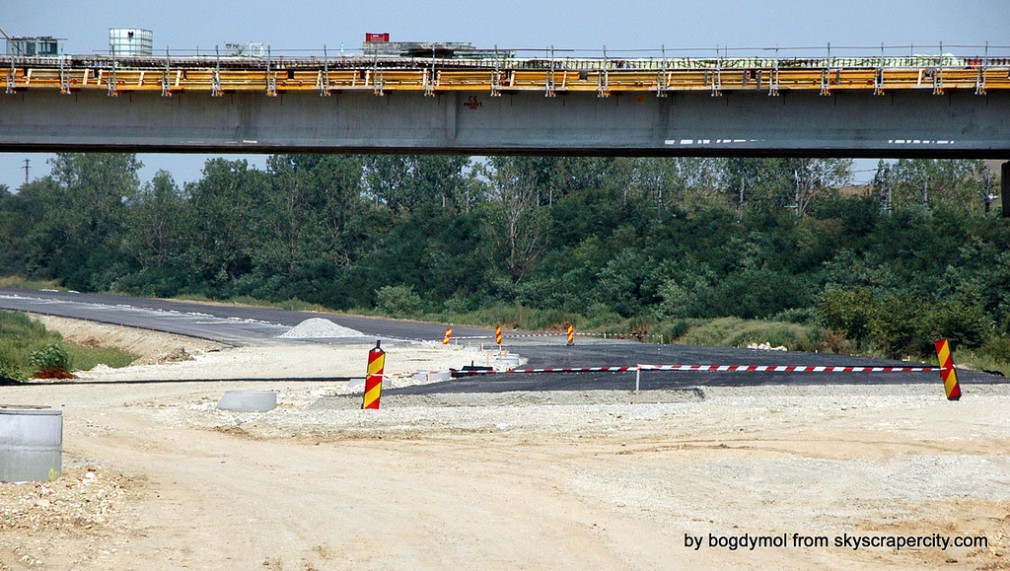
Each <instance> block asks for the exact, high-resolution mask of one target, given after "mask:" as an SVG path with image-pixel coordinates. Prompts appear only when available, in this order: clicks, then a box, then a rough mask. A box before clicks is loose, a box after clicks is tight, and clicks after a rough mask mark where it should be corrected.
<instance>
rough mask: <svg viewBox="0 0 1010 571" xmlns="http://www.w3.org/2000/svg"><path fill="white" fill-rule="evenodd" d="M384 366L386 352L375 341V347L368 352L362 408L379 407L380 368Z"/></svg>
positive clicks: (380, 388)
mask: <svg viewBox="0 0 1010 571" xmlns="http://www.w3.org/2000/svg"><path fill="white" fill-rule="evenodd" d="M385 366H386V352H385V351H383V350H382V349H381V348H379V341H376V342H375V348H374V349H372V350H371V351H369V352H368V376H366V377H365V398H364V400H363V401H362V402H361V408H362V409H376V410H378V408H379V397H381V396H382V370H383V369H384V368H385Z"/></svg>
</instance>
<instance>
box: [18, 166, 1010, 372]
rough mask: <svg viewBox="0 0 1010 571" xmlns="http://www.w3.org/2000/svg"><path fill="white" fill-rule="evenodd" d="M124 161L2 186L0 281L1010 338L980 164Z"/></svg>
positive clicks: (849, 332)
mask: <svg viewBox="0 0 1010 571" xmlns="http://www.w3.org/2000/svg"><path fill="white" fill-rule="evenodd" d="M141 166H142V165H141V164H140V162H139V161H138V159H137V157H136V155H132V154H73V153H66V154H59V155H57V156H56V158H55V159H53V160H52V161H51V167H52V169H51V170H52V172H51V174H50V175H49V176H46V177H43V178H39V179H36V180H34V181H31V182H29V183H26V184H24V185H22V186H21V187H20V188H19V189H17V191H16V192H14V191H11V190H10V189H7V188H5V187H0V242H2V245H3V247H2V248H0V272H2V273H4V274H8V275H11V274H15V275H22V276H27V277H32V278H40V279H53V280H58V281H59V282H60V283H62V284H63V285H64V286H65V287H67V288H71V289H76V290H80V291H122V292H129V293H133V294H140V295H150V296H162V297H170V296H177V295H183V294H189V295H203V296H207V297H211V298H215V299H228V298H235V297H242V296H248V297H252V298H257V299H262V300H266V301H283V300H291V299H297V300H302V301H304V302H309V303H314V304H320V305H323V306H325V307H328V308H332V309H336V310H355V309H365V310H375V309H376V308H378V309H379V310H382V311H385V312H386V313H390V314H396V315H400V316H418V315H421V314H439V313H443V314H458V313H465V312H475V311H480V310H484V309H487V308H492V307H502V306H508V307H522V308H529V309H531V310H534V311H549V312H555V314H558V315H561V314H564V316H565V318H566V319H573V320H576V321H577V322H578V321H579V320H582V321H584V322H592V323H597V324H601V323H605V322H607V321H610V322H622V323H626V324H637V325H636V326H639V327H652V328H660V327H667V328H668V330H669V328H670V327H673V329H672V330H671V331H675V330H677V329H678V328H679V327H680V325H676V326H673V325H671V324H682V323H684V320H690V319H711V318H718V317H738V318H743V319H767V320H779V321H788V322H796V323H816V324H818V325H819V326H821V327H824V328H826V329H825V330H826V331H827V333H826V335H829V336H830V335H838V336H841V337H844V338H845V339H846V340H847V341H848V342H849V343H850V344H851V345H852V346H853V347H855V348H856V349H864V350H865V349H874V350H877V351H880V352H883V353H886V354H888V355H893V356H898V355H903V354H905V355H907V354H921V353H923V352H924V351H925V350H926V348H928V343H929V341H931V338H932V337H933V336H935V335H941V334H942V335H946V336H949V337H951V338H952V339H954V340H955V341H956V342H958V343H961V344H964V346H965V347H975V348H983V347H987V348H988V349H987V350H989V351H990V352H993V353H996V352H998V350H999V351H1001V350H1002V348H1003V347H1004V346H1005V345H1006V338H1007V333H1008V326H1010V287H1008V286H1010V263H1008V262H1010V254H1008V253H1007V251H1008V246H1010V230H1008V227H1007V225H1006V224H1005V223H1004V221H1003V220H1001V219H999V218H998V217H997V213H995V212H988V211H987V210H988V209H987V208H986V206H987V200H988V201H991V196H990V195H991V192H992V189H991V181H990V180H989V179H990V177H989V176H988V175H987V174H986V171H985V168H984V165H983V164H982V163H981V161H970V160H905V159H903V160H899V161H896V162H894V163H884V162H881V163H880V164H879V165H878V168H877V172H876V176H875V177H874V180H873V182H872V183H871V184H870V185H867V186H863V187H853V186H851V182H852V176H853V175H852V162H851V161H849V160H843V159H809V158H760V159H759V158H732V159H726V158H615V157H500V156H496V157H487V158H473V157H463V156H406V155H404V156H399V155H397V156H394V155H383V156H346V155H274V156H271V157H269V158H268V160H267V163H266V168H265V169H264V170H260V169H255V168H250V167H249V165H248V164H247V163H246V162H245V161H243V160H226V159H211V160H208V161H207V162H206V163H205V165H204V168H203V173H202V178H200V179H199V180H197V181H195V182H192V183H187V184H185V185H183V186H182V187H180V186H179V185H178V184H176V182H175V181H174V180H173V178H172V176H171V174H170V173H168V172H164V171H159V172H158V173H157V174H156V175H155V176H154V177H153V179H152V180H151V181H150V182H146V183H143V184H141V181H140V180H139V177H138V170H139V169H140V167H141ZM670 337H676V335H674V334H671V335H670ZM1006 357H1007V358H1006V360H1007V361H1010V349H1008V350H1007V355H1006Z"/></svg>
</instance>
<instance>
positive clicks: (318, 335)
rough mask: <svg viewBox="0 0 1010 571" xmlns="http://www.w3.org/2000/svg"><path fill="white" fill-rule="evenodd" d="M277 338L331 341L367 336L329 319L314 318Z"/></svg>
mask: <svg viewBox="0 0 1010 571" xmlns="http://www.w3.org/2000/svg"><path fill="white" fill-rule="evenodd" d="M277 337H280V338H283V339H330V338H338V337H365V334H364V333H362V332H360V331H356V330H354V329H350V328H347V327H342V326H340V325H337V324H336V323H333V322H332V321H330V320H329V319H322V318H320V317H313V318H310V319H306V320H305V321H303V322H301V323H299V324H298V325H296V326H295V327H292V328H291V329H290V330H289V331H288V332H286V333H282V334H280V335H278V336H277Z"/></svg>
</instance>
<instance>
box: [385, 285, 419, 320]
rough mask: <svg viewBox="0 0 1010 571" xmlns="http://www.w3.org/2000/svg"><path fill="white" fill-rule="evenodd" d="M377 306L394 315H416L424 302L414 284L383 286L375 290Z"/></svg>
mask: <svg viewBox="0 0 1010 571" xmlns="http://www.w3.org/2000/svg"><path fill="white" fill-rule="evenodd" d="M375 299H376V301H375V307H376V308H378V310H379V311H381V312H382V313H385V314H386V315H389V316H392V317H415V316H417V315H419V314H420V313H421V308H422V306H423V302H422V301H421V296H419V295H417V292H415V291H414V288H413V286H402V285H399V286H383V287H381V288H379V290H378V291H376V292H375Z"/></svg>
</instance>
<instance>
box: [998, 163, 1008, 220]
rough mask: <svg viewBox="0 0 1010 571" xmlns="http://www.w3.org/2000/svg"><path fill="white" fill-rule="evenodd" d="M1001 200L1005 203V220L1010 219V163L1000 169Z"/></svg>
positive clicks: (1004, 164)
mask: <svg viewBox="0 0 1010 571" xmlns="http://www.w3.org/2000/svg"><path fill="white" fill-rule="evenodd" d="M999 195H1000V200H1001V201H1002V202H1003V218H1010V161H1007V162H1005V163H1003V166H1002V168H1001V169H1000V185H999Z"/></svg>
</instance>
